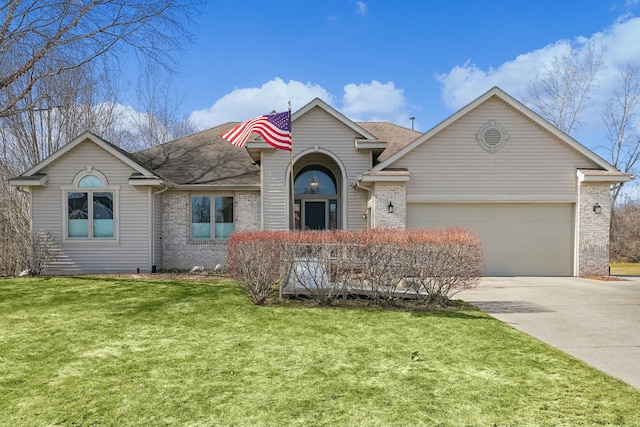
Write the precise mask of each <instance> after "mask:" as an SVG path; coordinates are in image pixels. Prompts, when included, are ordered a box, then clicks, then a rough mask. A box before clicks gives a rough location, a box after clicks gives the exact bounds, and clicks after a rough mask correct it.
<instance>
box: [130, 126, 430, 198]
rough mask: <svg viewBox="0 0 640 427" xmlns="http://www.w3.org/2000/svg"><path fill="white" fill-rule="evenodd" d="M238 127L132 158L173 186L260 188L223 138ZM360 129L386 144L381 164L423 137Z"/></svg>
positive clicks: (243, 156)
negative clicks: (256, 186) (250, 186)
mask: <svg viewBox="0 0 640 427" xmlns="http://www.w3.org/2000/svg"><path fill="white" fill-rule="evenodd" d="M237 124H238V123H233V122H232V123H225V124H223V125H220V126H216V127H214V128H211V129H207V130H205V131H202V132H198V133H195V134H193V135H188V136H185V137H183V138H180V139H176V140H174V141H170V142H167V143H164V144H161V145H158V146H155V147H151V148H149V149H146V150H144V151H140V152H138V153H135V154H133V158H134V159H135V160H136V161H137V162H139V163H140V164H142V165H143V166H145V167H146V168H147V169H149V170H151V171H153V172H154V173H155V174H157V175H158V176H160V177H161V178H163V179H165V180H167V181H169V182H170V183H171V184H173V185H198V184H200V185H228V186H236V185H242V186H245V185H260V168H259V166H257V165H255V164H253V163H252V161H251V157H250V156H249V153H248V152H247V150H245V149H243V148H238V147H235V146H233V145H231V144H230V143H229V142H228V141H226V140H224V139H223V138H221V137H220V135H221V134H223V133H224V132H226V131H227V130H229V129H231V128H233V127H234V126H236V125H237ZM358 125H359V126H361V127H362V128H364V129H365V130H366V131H367V132H370V133H371V134H373V135H375V136H376V137H377V138H378V139H380V140H382V141H385V142H387V148H386V149H385V151H384V152H383V153H382V154H381V155H380V160H384V159H386V158H387V157H389V156H391V155H392V154H393V153H395V152H396V151H398V150H400V149H401V148H402V147H404V146H405V145H407V144H408V143H409V142H411V141H413V140H415V139H416V138H417V137H419V136H420V135H421V134H420V132H416V131H413V130H411V129H407V128H403V127H401V126H398V125H395V124H392V123H387V122H359V123H358ZM294 145H295V141H294ZM363 172H365V171H363Z"/></svg>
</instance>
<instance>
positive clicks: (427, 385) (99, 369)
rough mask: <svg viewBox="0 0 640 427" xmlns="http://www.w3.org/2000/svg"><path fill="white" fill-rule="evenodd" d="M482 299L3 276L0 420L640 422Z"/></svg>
mask: <svg viewBox="0 0 640 427" xmlns="http://www.w3.org/2000/svg"><path fill="white" fill-rule="evenodd" d="M639 406H640V391H637V390H635V389H633V388H631V387H629V386H627V385H625V384H623V383H621V382H619V381H617V380H614V379H612V378H610V377H608V376H606V375H604V374H602V373H600V372H599V371H597V370H595V369H592V368H590V367H588V366H586V365H584V364H582V363H581V362H578V361H576V360H574V359H572V358H570V357H568V356H566V355H565V354H563V353H561V352H559V351H556V350H554V349H551V348H549V347H548V346H546V345H544V344H542V343H540V342H538V341H536V340H534V339H532V338H530V337H528V336H526V335H524V334H522V333H520V332H518V331H516V330H514V329H512V328H511V327H509V326H507V325H505V324H503V323H501V322H499V321H497V320H494V319H492V318H490V317H489V316H487V315H485V314H483V313H482V312H479V311H472V310H469V311H451V312H444V311H435V312H424V311H423V312H418V311H403V310H395V311H381V310H377V309H362V308H340V309H336V308H304V307H299V306H297V305H296V304H290V305H286V306H285V305H282V306H262V307H260V306H254V305H252V304H251V303H250V302H249V300H248V299H247V297H246V296H245V295H244V294H243V293H242V291H241V290H240V289H239V287H238V286H237V285H235V284H234V283H233V282H226V281H213V282H206V281H179V280H173V281H160V280H158V281H145V280H139V279H138V280H136V279H124V278H123V279H111V278H87V277H82V278H31V279H6V280H0V425H6V426H18V425H20V426H22V425H29V426H43V425H69V426H70V425H74V426H77V425H109V426H115V425H126V426H136V425H144V426H162V425H171V426H175V425H272V426H285V425H286V426H291V425H300V426H309V425H313V426H321V425H326V426H354V425H366V426H376V425H378V426H393V425H397V426H407V425H450V426H462V425H481V426H492V425H500V426H503V425H518V426H525V425H536V426H538V425H554V426H555V425H575V426H587V425H640V411H638V407H639Z"/></svg>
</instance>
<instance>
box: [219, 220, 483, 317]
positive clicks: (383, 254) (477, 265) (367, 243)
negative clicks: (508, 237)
mask: <svg viewBox="0 0 640 427" xmlns="http://www.w3.org/2000/svg"><path fill="white" fill-rule="evenodd" d="M228 267H229V271H230V273H231V274H232V276H233V277H234V278H235V279H236V280H238V281H239V282H240V284H241V286H243V288H244V289H245V291H246V292H247V294H248V295H249V296H250V298H251V299H252V301H253V302H254V303H256V304H263V303H264V302H265V301H266V299H267V298H268V296H269V293H270V292H272V291H274V289H275V287H276V286H277V284H278V283H279V284H280V286H281V289H280V291H281V293H284V294H289V295H291V294H294V295H295V294H300V295H305V296H307V297H310V298H312V299H313V300H315V301H316V302H317V303H318V304H321V305H327V304H331V303H332V302H333V301H335V300H336V298H337V297H340V296H343V297H346V296H358V297H363V296H364V297H366V298H369V299H371V301H373V302H375V303H376V304H379V305H391V304H394V303H396V302H398V301H401V300H404V299H407V298H411V299H417V300H418V301H420V302H421V303H423V304H424V305H440V306H445V305H447V304H448V302H449V301H450V299H451V297H453V296H454V295H455V294H457V293H458V292H460V291H462V290H465V289H469V288H472V287H474V286H476V285H477V283H478V281H479V279H480V277H481V276H482V273H483V270H484V255H483V252H482V246H481V243H480V239H479V238H478V236H477V235H476V233H474V232H472V231H470V230H465V229H460V228H443V229H435V230H426V229H409V230H390V229H371V230H362V231H294V232H286V231H261V232H250V233H234V234H232V236H231V239H230V241H229V248H228Z"/></svg>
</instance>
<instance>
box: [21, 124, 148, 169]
mask: <svg viewBox="0 0 640 427" xmlns="http://www.w3.org/2000/svg"><path fill="white" fill-rule="evenodd" d="M87 141H90V142H92V143H94V144H96V145H97V146H99V147H101V148H102V149H103V150H105V151H106V152H108V153H109V154H111V155H113V156H114V157H115V158H117V159H118V160H120V161H121V162H123V163H125V164H126V165H128V166H129V167H131V168H132V169H134V170H135V171H136V172H137V173H139V174H141V175H142V176H154V173H153V172H151V171H150V170H149V169H147V168H146V167H145V166H143V165H142V164H140V163H139V162H138V161H137V160H136V159H134V158H133V156H131V154H129V153H127V152H126V151H124V150H122V149H120V148H118V147H116V146H115V145H113V144H111V143H109V142H107V141H105V140H104V139H102V138H100V137H99V136H96V135H94V134H93V133H91V132H85V133H83V134H82V135H80V136H78V137H77V138H75V139H74V140H72V141H71V142H69V143H68V144H66V145H64V146H63V147H61V148H60V149H59V150H57V151H56V152H55V153H53V154H52V155H50V156H49V157H47V158H46V159H44V160H43V161H41V162H40V163H38V164H36V165H35V166H33V167H32V168H31V169H29V170H28V171H26V172H23V173H22V174H21V175H20V177H29V176H33V175H38V174H39V172H40V171H42V170H43V169H44V168H46V167H47V166H49V165H51V164H53V163H55V162H57V161H59V160H60V159H61V158H63V157H64V156H65V155H67V154H68V153H69V152H71V151H73V150H74V149H75V148H76V147H77V146H79V145H80V144H82V143H85V142H87Z"/></svg>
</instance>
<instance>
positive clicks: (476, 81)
mask: <svg viewBox="0 0 640 427" xmlns="http://www.w3.org/2000/svg"><path fill="white" fill-rule="evenodd" d="M638 40H640V18H632V19H626V20H621V21H618V22H616V23H614V24H613V25H612V26H610V27H609V28H607V29H605V30H604V31H601V32H597V33H594V34H593V35H592V36H591V37H588V38H586V37H578V38H576V39H575V40H572V41H569V40H561V41H558V42H556V43H553V44H549V45H547V46H544V47H542V48H541V49H538V50H535V51H533V52H529V53H525V54H522V55H519V56H517V57H516V58H515V59H513V60H510V61H507V62H504V63H503V64H500V65H498V66H497V67H496V68H489V69H488V70H483V69H481V68H479V67H477V66H476V65H475V64H473V63H472V62H471V60H468V61H467V62H466V63H465V64H464V65H462V66H456V67H453V68H452V69H451V70H450V71H449V72H448V73H445V74H440V75H438V76H436V77H437V79H438V80H439V81H440V83H441V85H442V99H443V101H444V103H445V104H446V105H447V106H448V107H449V108H451V109H453V110H457V109H459V108H461V107H463V106H464V105H466V104H467V103H469V102H470V101H472V100H473V99H475V98H476V97H478V96H479V95H481V94H482V93H484V92H486V91H487V90H489V89H490V88H491V87H493V86H500V87H501V88H502V89H504V90H506V91H507V92H509V93H510V94H512V95H514V96H516V97H517V98H521V97H522V95H524V94H525V93H526V88H527V84H528V83H529V81H530V80H531V79H533V78H535V76H536V74H538V73H540V72H541V71H543V70H544V69H545V68H547V67H549V66H550V65H551V63H552V62H553V60H554V58H557V57H561V56H562V55H564V54H566V53H567V52H568V51H569V48H570V46H571V45H573V46H574V48H576V49H577V51H578V52H580V51H581V50H582V49H584V48H585V47H586V46H588V45H589V44H590V43H594V44H595V46H596V47H597V48H602V49H604V58H603V59H604V63H605V68H604V69H603V70H602V72H601V73H600V75H599V78H598V79H599V83H600V87H601V88H602V89H603V90H601V91H600V92H599V93H601V94H604V93H606V92H607V90H606V89H608V88H610V87H611V86H612V84H613V80H614V79H615V76H616V74H617V71H616V69H617V67H618V66H620V65H623V64H625V63H627V62H630V61H635V62H637V61H639V58H640V43H638Z"/></svg>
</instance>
